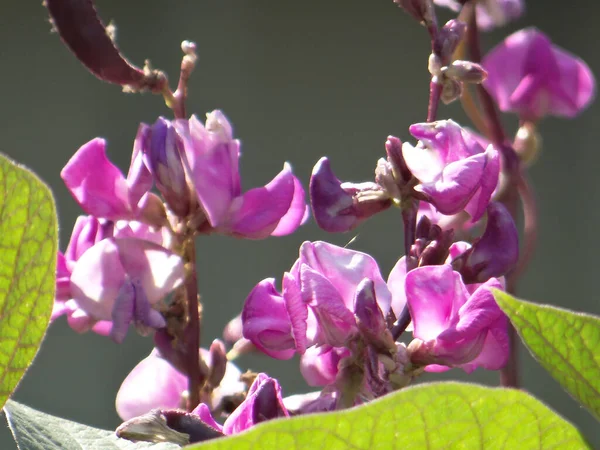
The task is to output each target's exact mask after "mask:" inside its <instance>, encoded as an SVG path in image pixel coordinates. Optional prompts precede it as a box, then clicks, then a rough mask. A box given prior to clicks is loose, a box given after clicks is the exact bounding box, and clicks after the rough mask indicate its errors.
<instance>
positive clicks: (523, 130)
mask: <svg viewBox="0 0 600 450" xmlns="http://www.w3.org/2000/svg"><path fill="white" fill-rule="evenodd" d="M513 148H514V149H515V152H517V155H519V159H520V160H521V162H522V163H523V164H524V165H525V166H526V167H528V166H530V165H532V164H533V163H534V162H535V161H536V160H537V159H538V156H539V155H540V152H541V150H542V136H541V135H540V133H538V131H537V129H536V127H535V124H534V123H532V122H525V123H524V124H523V125H521V127H520V128H519V130H518V131H517V135H516V136H515V141H514V143H513Z"/></svg>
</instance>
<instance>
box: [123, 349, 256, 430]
mask: <svg viewBox="0 0 600 450" xmlns="http://www.w3.org/2000/svg"><path fill="white" fill-rule="evenodd" d="M200 356H201V358H202V360H203V362H204V364H205V365H206V366H207V367H208V368H209V370H211V369H212V366H213V361H212V358H211V353H210V352H208V351H207V350H205V349H200ZM241 374H242V373H241V372H240V370H239V369H238V368H237V367H236V366H235V364H233V363H231V362H227V365H226V368H225V374H224V376H223V377H222V379H221V380H219V384H218V386H215V387H214V389H212V390H211V392H210V394H207V395H205V394H204V393H203V395H202V401H203V402H204V403H202V404H204V405H205V406H206V407H207V408H208V410H209V411H211V410H214V409H218V408H219V407H220V403H221V401H222V400H223V399H224V398H225V397H227V396H232V395H236V394H239V393H241V392H243V391H244V390H245V389H246V385H245V384H244V383H243V382H242V381H240V376H241ZM187 388H188V379H187V377H186V376H185V375H184V374H183V373H181V372H180V371H179V370H177V369H176V368H175V367H173V366H172V365H171V364H170V363H169V361H167V360H166V359H165V358H164V356H163V355H162V354H161V352H160V351H159V350H157V349H156V348H155V349H154V350H152V352H151V353H150V355H148V356H147V357H146V358H144V359H143V360H142V361H140V362H139V363H138V364H137V365H136V366H135V367H134V368H133V370H132V371H131V372H130V373H129V375H127V377H126V378H125V380H123V383H122V384H121V387H120V388H119V392H118V393H117V398H116V401H115V405H116V408H117V413H118V414H119V417H121V419H123V420H129V419H131V418H133V417H137V416H141V415H143V414H146V413H147V412H149V411H150V410H152V409H155V408H158V409H177V408H183V407H185V395H186V393H187ZM209 414H210V412H209Z"/></svg>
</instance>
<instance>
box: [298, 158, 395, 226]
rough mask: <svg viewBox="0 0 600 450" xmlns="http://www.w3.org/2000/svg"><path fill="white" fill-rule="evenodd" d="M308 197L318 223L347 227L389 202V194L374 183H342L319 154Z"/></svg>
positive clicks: (385, 207)
mask: <svg viewBox="0 0 600 450" xmlns="http://www.w3.org/2000/svg"><path fill="white" fill-rule="evenodd" d="M310 199H311V205H312V209H313V215H314V217H315V220H316V221H317V224H318V225H319V227H321V228H322V229H324V230H325V231H329V232H342V231H348V230H351V229H353V228H355V227H356V226H358V225H359V224H360V223H361V222H362V221H364V220H365V219H367V218H369V217H370V216H372V215H374V214H376V213H378V212H380V211H383V210H384V209H387V208H389V207H390V205H391V200H390V198H389V194H388V193H386V192H385V190H384V189H383V188H382V187H381V186H379V185H378V184H376V183H369V182H367V183H342V182H341V181H340V180H339V179H338V178H337V177H336V176H335V174H334V173H333V171H332V170H331V166H330V164H329V160H328V159H327V158H321V159H320V160H319V162H317V164H316V165H315V167H314V169H313V172H312V175H311V177H310Z"/></svg>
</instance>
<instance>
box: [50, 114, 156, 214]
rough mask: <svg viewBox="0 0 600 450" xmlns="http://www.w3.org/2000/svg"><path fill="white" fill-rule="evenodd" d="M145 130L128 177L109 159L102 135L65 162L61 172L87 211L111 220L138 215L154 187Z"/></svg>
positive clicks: (74, 195)
mask: <svg viewBox="0 0 600 450" xmlns="http://www.w3.org/2000/svg"><path fill="white" fill-rule="evenodd" d="M145 133H146V128H145V127H143V126H142V127H140V129H139V130H138V134H137V136H136V139H135V143H134V149H133V155H132V158H131V167H130V169H129V174H128V175H127V178H125V177H124V176H123V174H122V173H121V171H120V170H119V169H118V168H117V167H116V166H115V165H114V164H112V163H111V162H110V161H109V160H108V158H107V157H106V148H105V147H106V141H105V140H104V139H100V138H96V139H93V140H91V141H90V142H88V143H87V144H85V145H83V146H82V147H81V148H80V149H79V150H77V152H76V153H75V154H74V155H73V157H72V158H71V159H70V160H69V162H68V163H67V164H66V165H65V167H64V168H63V170H62V172H61V174H60V175H61V177H62V179H63V180H64V182H65V184H66V185H67V188H68V189H69V191H70V192H71V195H73V198H75V200H76V201H77V203H79V206H81V208H82V209H83V210H84V211H85V212H87V213H88V214H91V215H93V216H96V217H102V218H106V219H110V220H120V219H127V220H132V219H137V218H139V216H140V214H141V210H142V209H143V206H144V205H145V203H146V202H147V200H148V199H147V192H148V191H149V190H150V188H151V187H152V176H151V175H150V172H149V171H148V169H147V168H146V166H145V165H144V163H143V161H142V154H141V153H140V146H141V144H142V141H143V139H144V136H145Z"/></svg>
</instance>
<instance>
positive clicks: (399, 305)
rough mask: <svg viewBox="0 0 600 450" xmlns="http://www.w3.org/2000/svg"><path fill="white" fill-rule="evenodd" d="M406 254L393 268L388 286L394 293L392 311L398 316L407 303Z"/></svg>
mask: <svg viewBox="0 0 600 450" xmlns="http://www.w3.org/2000/svg"><path fill="white" fill-rule="evenodd" d="M405 282H406V256H403V257H402V258H400V259H399V260H398V262H397V263H396V264H395V265H394V267H393V268H392V271H391V272H390V276H389V277H388V280H387V285H388V288H389V290H390V292H391V294H392V304H391V306H392V311H394V315H395V316H396V318H398V317H400V313H401V312H402V310H403V309H404V305H406V291H405Z"/></svg>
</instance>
